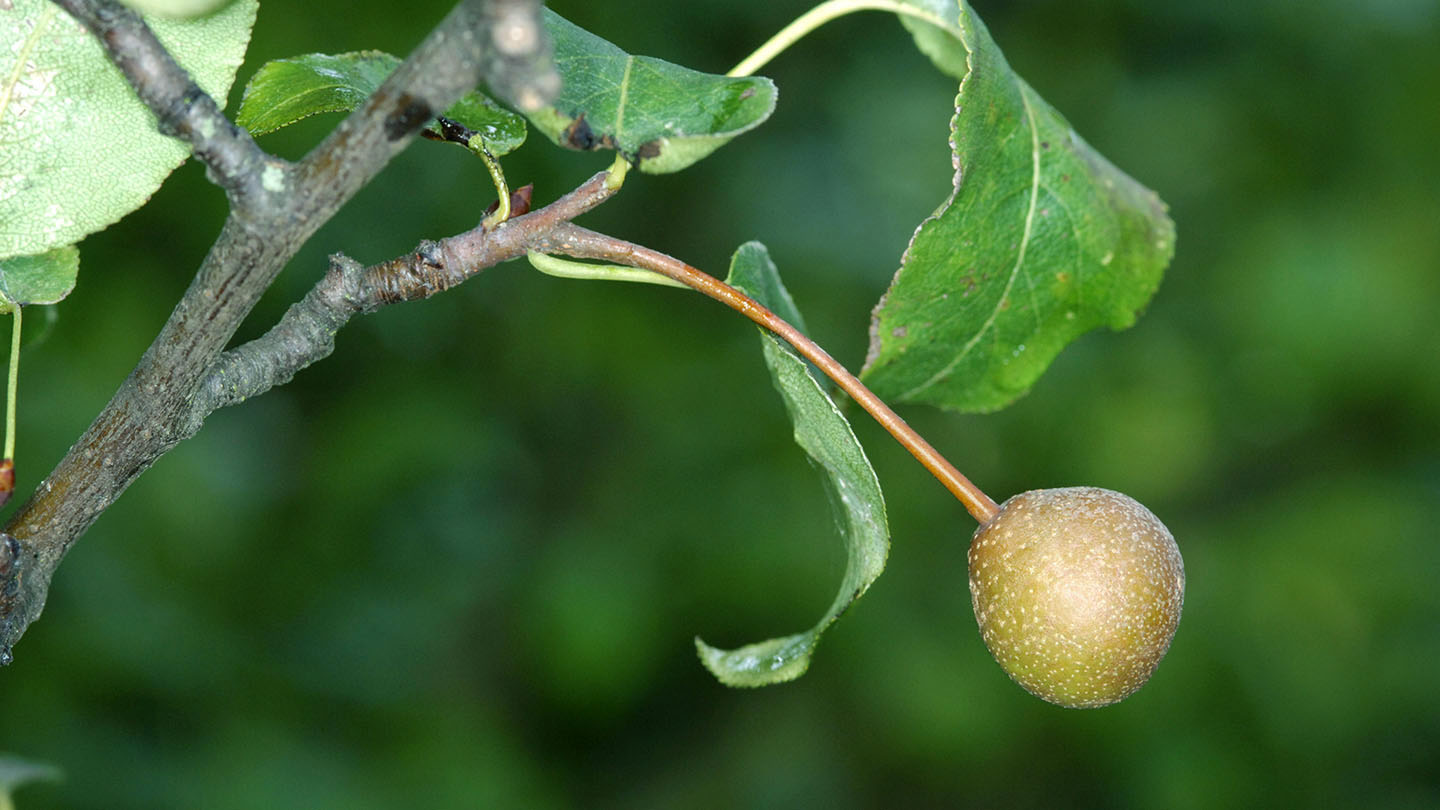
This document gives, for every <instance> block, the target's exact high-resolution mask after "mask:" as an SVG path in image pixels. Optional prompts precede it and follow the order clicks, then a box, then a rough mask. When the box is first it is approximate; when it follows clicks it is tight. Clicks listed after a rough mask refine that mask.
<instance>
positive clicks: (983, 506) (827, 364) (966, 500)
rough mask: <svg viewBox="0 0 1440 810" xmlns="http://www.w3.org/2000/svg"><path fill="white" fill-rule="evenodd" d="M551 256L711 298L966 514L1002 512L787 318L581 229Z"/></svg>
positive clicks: (691, 271) (559, 238) (551, 242)
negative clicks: (839, 397) (748, 323)
mask: <svg viewBox="0 0 1440 810" xmlns="http://www.w3.org/2000/svg"><path fill="white" fill-rule="evenodd" d="M538 247H539V249H540V250H542V251H544V252H547V253H564V254H566V255H569V256H574V257H576V258H581V259H603V260H605V261H611V262H616V263H618V264H623V265H627V266H629V267H639V268H643V269H645V270H652V271H654V272H656V273H659V274H660V275H662V276H665V277H667V278H670V279H673V280H675V281H678V282H680V283H681V284H684V285H685V286H687V287H689V288H691V289H693V290H695V291H697V292H700V293H703V294H704V295H706V296H709V297H710V298H713V299H715V300H716V301H719V302H720V303H722V304H725V305H726V306H728V307H730V308H731V309H734V310H735V311H737V312H739V313H741V314H742V315H744V316H745V317H747V318H749V319H750V320H752V321H754V322H755V323H756V324H758V325H759V326H761V327H763V328H765V329H768V330H769V331H771V332H773V333H774V334H775V335H777V336H779V337H780V338H781V339H783V340H784V341H785V342H786V343H789V344H790V345H791V346H794V347H795V351H797V352H799V353H800V355H801V356H802V357H804V358H805V359H806V360H809V361H810V362H811V363H814V364H815V366H816V367H817V368H819V369H820V371H821V372H823V373H824V374H825V376H827V377H829V378H830V379H832V380H834V381H835V384H836V385H838V386H840V388H841V390H843V391H844V392H845V393H846V394H849V395H850V398H851V399H853V400H855V402H856V403H857V404H859V405H860V407H862V408H864V409H865V411H866V412H867V413H869V414H870V415H871V416H873V417H874V418H875V421H877V422H879V423H880V426H881V427H883V428H885V430H887V431H889V433H890V435H891V436H894V437H895V440H896V441H898V442H900V444H901V445H902V446H904V448H905V449H906V450H909V451H910V454H911V455H913V456H914V457H915V459H916V460H917V461H919V462H920V464H921V466H923V467H924V468H925V469H926V470H929V471H930V474H931V475H933V476H935V478H936V479H938V480H939V481H940V483H941V484H944V485H945V488H946V489H948V490H950V492H951V493H952V494H953V495H954V496H955V497H956V498H958V499H959V500H960V503H962V504H964V506H965V509H966V510H967V511H968V512H969V513H970V514H971V516H973V517H974V518H975V520H977V521H979V522H980V524H981V525H982V526H983V525H985V524H986V523H988V522H990V520H991V519H993V518H994V517H995V515H996V514H997V513H998V512H999V511H1000V507H999V506H997V505H996V503H995V501H994V500H992V499H991V498H990V496H989V495H986V494H985V493H984V491H982V490H981V489H980V488H979V487H977V486H976V485H975V484H974V483H972V482H971V481H970V479H969V478H966V477H965V475H964V474H963V473H961V472H960V471H959V470H957V469H955V465H953V464H951V463H950V462H949V461H948V460H947V459H946V458H945V457H944V456H943V455H941V454H940V451H938V450H936V449H935V448H934V447H933V446H931V444H930V443H929V442H927V441H925V438H924V437H923V436H921V435H920V434H919V433H916V432H915V429H914V428H912V427H910V425H908V424H906V422H905V420H904V419H901V418H900V415H899V414H897V413H895V411H893V410H891V409H890V406H889V405H886V404H885V402H884V400H882V399H880V397H878V396H876V395H875V393H874V392H873V391H871V390H870V389H869V388H867V387H865V384H864V383H862V382H860V380H859V378H857V377H856V376H855V375H854V374H851V373H850V372H849V371H848V370H847V369H846V368H845V367H844V366H842V365H840V363H839V362H837V361H836V360H835V358H833V357H831V356H830V354H829V353H828V352H826V351H825V350H824V349H822V348H820V346H819V345H818V344H817V343H815V341H813V340H811V339H810V338H808V337H806V336H805V335H804V333H802V332H801V331H800V330H799V329H796V328H795V327H794V326H791V325H790V324H789V323H788V322H787V321H786V320H785V319H783V318H781V317H780V316H779V315H776V314H775V313H773V312H771V311H770V310H769V309H767V308H765V307H764V306H763V305H761V304H760V302H758V301H756V300H755V299H753V298H751V297H750V296H748V295H746V294H745V293H743V292H741V291H740V290H737V289H735V288H734V287H732V286H730V285H729V284H726V283H725V282H723V281H721V280H720V279H718V278H715V277H714V276H712V275H709V274H708V273H705V272H704V271H701V270H698V269H696V268H694V267H691V266H690V265H688V264H686V263H684V262H682V261H680V260H679V259H676V258H674V257H672V256H667V255H665V254H663V253H660V252H658V251H655V250H651V249H650V248H647V247H643V246H641V245H636V244H634V243H631V242H626V241H624V240H622V239H616V238H615V237H613V236H607V235H605V234H600V233H596V232H594V231H591V230H587V229H585V228H581V227H579V226H578V225H573V224H566V225H562V226H559V227H556V228H555V229H554V230H553V231H552V232H551V233H550V235H549V236H548V237H547V238H546V240H545V244H544V245H541V246H538Z"/></svg>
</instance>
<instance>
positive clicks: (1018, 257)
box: [900, 84, 1040, 399]
mask: <svg viewBox="0 0 1440 810" xmlns="http://www.w3.org/2000/svg"><path fill="white" fill-rule="evenodd" d="M1018 89H1019V91H1020V101H1021V103H1022V104H1023V105H1024V106H1025V122H1026V124H1027V125H1028V126H1029V128H1030V164H1031V167H1032V170H1031V174H1030V206H1029V208H1028V210H1027V211H1026V212H1025V228H1024V230H1023V231H1022V232H1021V235H1020V244H1019V247H1018V248H1017V249H1016V251H1015V265H1014V266H1013V267H1012V268H1011V269H1010V277H1009V278H1008V279H1006V281H1005V289H1004V291H1003V292H1001V293H1000V298H999V299H998V300H996V302H995V307H994V309H992V310H991V311H990V316H989V317H988V318H986V319H985V323H983V324H981V325H980V328H979V329H978V330H977V331H976V332H975V335H974V336H973V337H971V338H970V339H969V340H967V341H966V342H965V345H964V346H962V347H961V348H960V353H959V354H957V355H956V356H955V359H953V360H951V361H950V362H949V363H947V364H945V367H944V368H942V369H940V370H939V371H937V372H935V374H934V375H932V376H931V377H930V379H928V380H926V381H925V382H922V383H920V384H919V385H917V386H915V387H914V388H912V389H910V390H909V391H906V392H905V393H904V394H901V395H900V398H901V399H909V398H911V397H913V396H915V395H916V394H919V393H920V392H921V391H924V390H925V389H927V388H929V387H931V386H933V385H935V384H936V383H938V382H940V381H941V380H943V379H945V378H946V377H949V376H950V375H951V374H952V373H953V372H954V371H955V368H956V367H957V366H959V365H960V363H961V361H963V360H964V359H965V358H966V357H967V356H968V355H969V354H970V350H971V349H974V348H975V346H976V344H978V343H979V342H980V340H981V339H982V338H983V337H984V336H985V333H986V332H988V331H990V329H991V328H992V327H993V326H994V325H995V319H996V318H998V317H999V316H1000V313H1001V312H1002V311H1004V309H1005V302H1006V300H1007V299H1008V298H1009V297H1010V291H1011V290H1012V289H1013V288H1014V287H1015V279H1017V278H1019V277H1020V271H1021V269H1023V267H1024V265H1025V250H1026V248H1028V247H1029V246H1030V239H1031V237H1032V236H1033V235H1034V233H1035V209H1036V208H1037V203H1038V201H1039V198H1040V128H1039V125H1038V124H1037V123H1036V121H1035V109H1034V108H1033V107H1032V106H1031V104H1030V96H1029V95H1028V94H1027V93H1026V88H1025V85H1024V84H1019V85H1018Z"/></svg>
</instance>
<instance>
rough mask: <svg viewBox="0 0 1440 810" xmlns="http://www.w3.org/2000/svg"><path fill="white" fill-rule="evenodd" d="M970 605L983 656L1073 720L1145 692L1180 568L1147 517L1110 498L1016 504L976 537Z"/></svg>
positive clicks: (1170, 541)
mask: <svg viewBox="0 0 1440 810" xmlns="http://www.w3.org/2000/svg"><path fill="white" fill-rule="evenodd" d="M970 600H971V604H972V605H973V606H974V608H975V620H976V621H977V622H979V624H980V635H981V636H982V637H983V638H984V639H985V646H986V647H988V648H990V654H991V655H993V656H994V657H995V660H996V661H997V662H999V664H1000V667H1001V668H1002V669H1004V670H1005V672H1006V674H1008V675H1009V676H1010V677H1011V678H1012V679H1013V680H1014V681H1015V682H1016V683H1018V684H1020V685H1021V686H1023V687H1025V689H1026V690H1027V691H1028V692H1030V693H1031V694H1033V695H1035V696H1036V697H1039V698H1042V699H1044V700H1047V701H1049V702H1051V703H1055V704H1058V705H1060V706H1066V707H1069V708H1073V709H1083V708H1094V707H1098V706H1107V705H1109V704H1111V703H1115V702H1117V701H1120V700H1123V699H1125V698H1126V697H1128V696H1130V695H1131V694H1132V693H1134V692H1135V690H1137V689H1139V688H1140V687H1141V686H1143V685H1144V684H1145V682H1146V681H1147V680H1149V679H1150V676H1151V675H1152V674H1153V673H1154V672H1155V668H1156V667H1157V666H1159V664H1160V659H1161V658H1163V657H1165V652H1166V650H1168V649H1170V640H1171V639H1172V638H1174V636H1175V627H1176V625H1177V624H1179V622H1180V610H1181V607H1182V606H1183V605H1184V602H1185V563H1184V561H1183V560H1181V559H1180V549H1179V548H1178V547H1177V546H1176V545H1175V538H1174V537H1172V536H1171V534H1170V530H1169V529H1166V528H1165V524H1163V523H1161V522H1160V520H1159V519H1158V518H1156V517H1155V516H1154V515H1153V514H1151V513H1150V510H1148V509H1146V508H1145V507H1144V506H1142V505H1140V503H1139V502H1137V501H1136V500H1135V499H1133V498H1131V497H1130V496H1128V495H1123V494H1121V493H1119V492H1113V491H1111V490H1108V489H1099V488H1097V487H1066V488H1063V489H1037V490H1031V491H1029V492H1023V493H1021V494H1019V495H1016V496H1015V497H1013V498H1011V499H1010V500H1008V501H1006V502H1005V503H1003V504H1001V506H1000V511H999V512H998V513H997V514H996V515H995V517H994V518H992V519H991V520H990V521H989V522H987V523H985V524H984V525H983V526H981V527H980V528H979V529H977V530H976V532H975V537H974V539H973V540H972V541H971V543H970Z"/></svg>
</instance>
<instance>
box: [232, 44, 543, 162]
mask: <svg viewBox="0 0 1440 810" xmlns="http://www.w3.org/2000/svg"><path fill="white" fill-rule="evenodd" d="M399 66H400V59H399V58H398V57H395V56H391V55H390V54H388V53H382V52H380V51H356V52H353V53H341V54H334V55H330V54H323V53H311V54H306V55H304V56H296V57H293V58H291V59H277V60H275V61H273V62H266V63H265V64H264V65H262V66H261V67H260V70H259V71H257V72H256V73H255V76H254V77H253V78H251V79H250V81H249V83H247V84H246V85H245V94H244V96H243V97H242V98H241V99H240V112H239V113H237V114H236V116H235V122H236V123H237V124H239V125H240V126H242V127H245V128H246V129H248V130H250V132H251V134H253V135H264V134H266V133H267V132H274V131H275V130H277V129H280V128H281V127H285V126H289V125H290V124H293V123H295V122H296V121H299V120H300V119H302V118H307V117H309V116H312V115H318V114H320V113H329V112H350V111H351V110H354V109H357V108H358V107H359V106H360V105H361V104H364V103H365V99H367V98H369V97H370V94H371V93H374V92H375V91H376V90H377V89H379V87H380V85H381V84H382V83H384V81H385V80H386V79H387V78H389V77H390V74H391V73H394V72H395V68H397V67H399ZM445 117H446V118H449V119H451V120H452V121H456V122H458V123H460V124H463V125H464V126H466V127H468V128H470V129H472V130H474V131H476V132H478V133H480V134H481V135H482V136H483V137H484V138H485V146H486V148H488V149H489V150H490V153H491V154H493V155H496V156H499V155H504V154H507V153H509V152H512V151H514V150H515V149H517V148H518V147H519V146H520V144H522V143H524V142H525V119H524V118H521V117H520V116H519V115H516V114H515V113H513V112H510V111H509V110H507V109H505V108H503V107H501V106H500V105H498V104H496V103H495V102H493V101H491V100H490V99H489V98H487V97H486V96H484V95H483V94H481V93H479V92H475V91H471V92H469V93H466V94H465V95H464V97H462V98H461V99H460V100H459V101H457V102H455V104H454V106H452V107H451V108H450V109H448V110H446V111H445ZM428 129H430V130H431V131H433V132H436V133H437V134H438V133H439V130H438V129H436V127H435V124H434V122H431V124H430V125H429V127H428Z"/></svg>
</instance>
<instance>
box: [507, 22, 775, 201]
mask: <svg viewBox="0 0 1440 810" xmlns="http://www.w3.org/2000/svg"><path fill="white" fill-rule="evenodd" d="M545 29H546V31H547V32H549V34H550V40H551V42H552V44H553V45H554V48H555V66H556V67H557V68H558V69H559V71H560V76H561V80H562V85H561V89H560V95H559V97H558V98H556V99H555V100H554V101H553V102H551V104H550V105H549V106H546V107H542V108H541V109H539V110H537V111H535V112H533V113H530V114H529V116H530V122H531V123H533V124H534V125H535V127H536V128H537V129H539V130H540V131H541V132H543V133H545V136H546V137H548V138H549V139H550V140H552V141H554V142H555V143H557V144H559V145H561V146H564V147H567V148H570V149H580V150H593V149H616V150H618V151H619V152H620V153H621V154H623V155H625V157H627V158H629V159H630V160H631V161H632V162H634V163H635V164H636V165H637V166H638V167H639V168H640V170H641V171H643V172H649V173H651V174H664V173H666V172H677V171H680V170H681V169H683V168H685V167H687V166H689V165H690V164H692V163H694V162H696V161H697V160H700V159H701V158H703V157H705V156H706V155H709V154H710V153H711V152H714V151H715V150H716V149H719V148H720V147H721V146H722V145H724V144H725V143H726V142H727V141H729V140H730V139H731V138H734V137H735V136H736V135H739V134H741V133H743V132H746V131H748V130H750V129H753V128H755V127H757V126H759V125H760V124H761V123H762V122H764V121H765V119H767V118H769V117H770V113H771V112H772V111H774V109H775V85H774V84H773V83H772V82H771V81H770V80H769V79H766V78H763V77H758V76H751V77H745V78H730V77H727V76H716V75H713V74H709V73H700V72H698V71H694V70H690V69H689V68H683V67H680V66H678V65H673V64H671V63H669V62H665V61H663V60H660V59H655V58H652V57H648V56H631V55H630V54H628V53H626V52H624V51H622V50H620V49H619V48H617V47H616V46H615V45H612V44H611V43H609V42H607V41H605V40H603V39H601V38H600V37H597V36H595V35H594V34H591V33H590V32H588V31H586V30H584V29H582V28H580V27H579V26H576V25H574V24H572V23H570V22H569V21H567V20H565V19H564V18H563V17H561V16H560V15H558V14H555V13H554V12H552V11H550V10H549V9H545Z"/></svg>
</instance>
